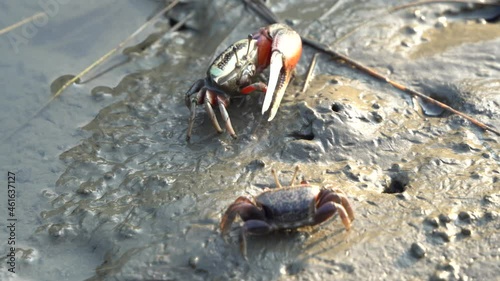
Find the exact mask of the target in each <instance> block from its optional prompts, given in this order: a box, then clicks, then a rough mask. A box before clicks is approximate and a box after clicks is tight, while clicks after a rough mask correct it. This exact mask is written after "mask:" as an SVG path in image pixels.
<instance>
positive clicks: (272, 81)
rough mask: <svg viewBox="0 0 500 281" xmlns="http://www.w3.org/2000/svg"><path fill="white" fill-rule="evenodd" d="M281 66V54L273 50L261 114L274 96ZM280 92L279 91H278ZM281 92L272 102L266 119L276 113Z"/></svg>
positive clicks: (271, 118) (271, 117) (270, 118)
mask: <svg viewBox="0 0 500 281" xmlns="http://www.w3.org/2000/svg"><path fill="white" fill-rule="evenodd" d="M282 68H283V55H282V54H281V53H280V52H273V54H272V56H271V66H270V73H269V82H268V84H267V91H266V97H265V98H264V104H263V105H262V114H264V113H265V112H266V111H267V110H268V109H269V107H270V106H271V102H272V100H273V96H274V90H275V89H276V85H277V84H278V80H279V78H280V73H281V69H282ZM278 92H281V91H278ZM283 94H284V91H283V93H281V94H279V95H278V96H276V98H275V100H274V104H273V108H272V110H271V115H270V116H269V119H268V120H267V121H271V120H273V118H274V115H276V111H277V108H278V107H279V104H280V102H281V99H282V98H283Z"/></svg>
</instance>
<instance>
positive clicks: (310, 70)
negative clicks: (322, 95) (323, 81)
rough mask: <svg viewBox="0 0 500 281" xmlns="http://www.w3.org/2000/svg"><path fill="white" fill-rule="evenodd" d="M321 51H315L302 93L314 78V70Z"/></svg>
mask: <svg viewBox="0 0 500 281" xmlns="http://www.w3.org/2000/svg"><path fill="white" fill-rule="evenodd" d="M318 55H319V53H315V54H314V56H313V57H312V59H311V64H310V65H309V69H308V70H307V75H306V80H305V81H304V86H302V93H305V92H306V90H307V87H308V86H309V82H310V81H311V79H312V74H313V72H314V67H315V66H316V61H317V60H318Z"/></svg>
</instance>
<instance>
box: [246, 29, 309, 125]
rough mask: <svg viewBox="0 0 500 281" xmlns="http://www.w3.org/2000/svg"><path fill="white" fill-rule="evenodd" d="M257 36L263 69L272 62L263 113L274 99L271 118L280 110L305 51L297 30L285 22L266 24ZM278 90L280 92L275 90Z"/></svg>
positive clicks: (259, 60)
mask: <svg viewBox="0 0 500 281" xmlns="http://www.w3.org/2000/svg"><path fill="white" fill-rule="evenodd" d="M253 37H254V39H257V41H258V43H257V45H258V48H259V49H258V50H259V51H258V66H259V68H260V70H262V69H264V68H266V67H267V66H269V65H270V74H269V82H268V84H267V91H266V96H265V98H264V104H263V105H262V114H264V113H265V112H266V111H267V110H268V109H269V107H270V106H271V102H272V103H273V106H272V108H271V112H270V113H269V119H268V121H271V120H273V118H274V116H275V115H276V112H277V111H278V108H279V106H280V103H281V99H282V98H283V95H284V94H285V91H286V87H287V86H288V83H289V82H290V79H291V77H292V72H293V70H294V69H295V66H296V65H297V62H298V61H299V59H300V55H301V54H302V40H301V39H300V35H299V34H298V33H297V32H295V31H294V30H293V29H291V28H290V27H289V26H287V25H285V24H281V23H276V24H272V25H269V26H267V27H263V28H261V29H260V31H259V33H257V34H255V35H253ZM275 90H276V95H275V94H274V91H275ZM273 97H274V101H273Z"/></svg>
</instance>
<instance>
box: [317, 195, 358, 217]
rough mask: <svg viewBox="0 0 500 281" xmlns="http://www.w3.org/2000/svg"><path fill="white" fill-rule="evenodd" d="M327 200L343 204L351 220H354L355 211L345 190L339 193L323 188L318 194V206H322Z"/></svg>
mask: <svg viewBox="0 0 500 281" xmlns="http://www.w3.org/2000/svg"><path fill="white" fill-rule="evenodd" d="M326 202H335V203H338V204H341V205H342V206H343V207H344V209H345V210H346V211H347V214H348V215H349V219H350V220H351V221H353V220H354V211H353V210H352V206H351V203H349V200H348V199H347V196H346V195H345V194H344V192H342V191H341V192H339V193H336V192H333V191H331V190H328V189H324V190H322V191H321V192H320V194H319V196H318V199H317V204H316V206H318V207H319V206H322V205H323V204H325V203H326Z"/></svg>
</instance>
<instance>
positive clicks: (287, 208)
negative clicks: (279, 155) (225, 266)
mask: <svg viewBox="0 0 500 281" xmlns="http://www.w3.org/2000/svg"><path fill="white" fill-rule="evenodd" d="M298 171H299V167H298V166H297V167H296V169H295V173H294V174H293V179H292V182H291V183H290V186H288V187H282V186H281V184H280V182H279V180H278V176H277V175H276V171H275V170H274V169H273V170H272V173H273V176H274V180H275V181H276V186H277V187H278V188H276V189H272V190H267V191H264V192H263V193H261V194H259V195H258V196H256V197H255V198H254V201H255V203H254V202H253V201H252V200H250V199H248V198H247V197H244V196H240V197H238V199H236V200H235V201H234V203H232V204H231V205H230V206H229V207H228V208H227V210H226V212H225V214H224V216H223V217H222V220H221V223H220V230H221V233H222V235H223V236H225V235H226V234H227V233H228V232H229V230H230V228H231V224H232V223H233V221H234V219H235V217H236V215H239V216H240V218H241V219H242V221H243V222H244V224H243V227H242V229H241V233H240V250H241V253H242V254H243V257H244V258H246V254H247V251H246V249H247V246H246V244H247V242H246V236H247V235H248V234H251V235H263V234H267V233H270V232H272V231H275V230H280V229H296V228H298V227H302V226H312V225H317V224H320V223H322V222H324V221H326V220H327V219H329V218H330V217H332V216H333V215H334V214H335V213H338V214H339V216H340V219H341V220H342V223H343V224H344V227H345V229H346V230H349V229H350V227H351V222H352V221H353V220H354V212H353V210H352V207H351V204H350V203H349V201H348V200H347V196H346V195H345V193H344V192H343V191H341V190H339V189H332V188H331V187H330V186H325V187H319V186H315V185H311V184H309V183H307V182H306V181H302V182H301V184H299V185H294V181H295V178H296V176H297V172H298Z"/></svg>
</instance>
